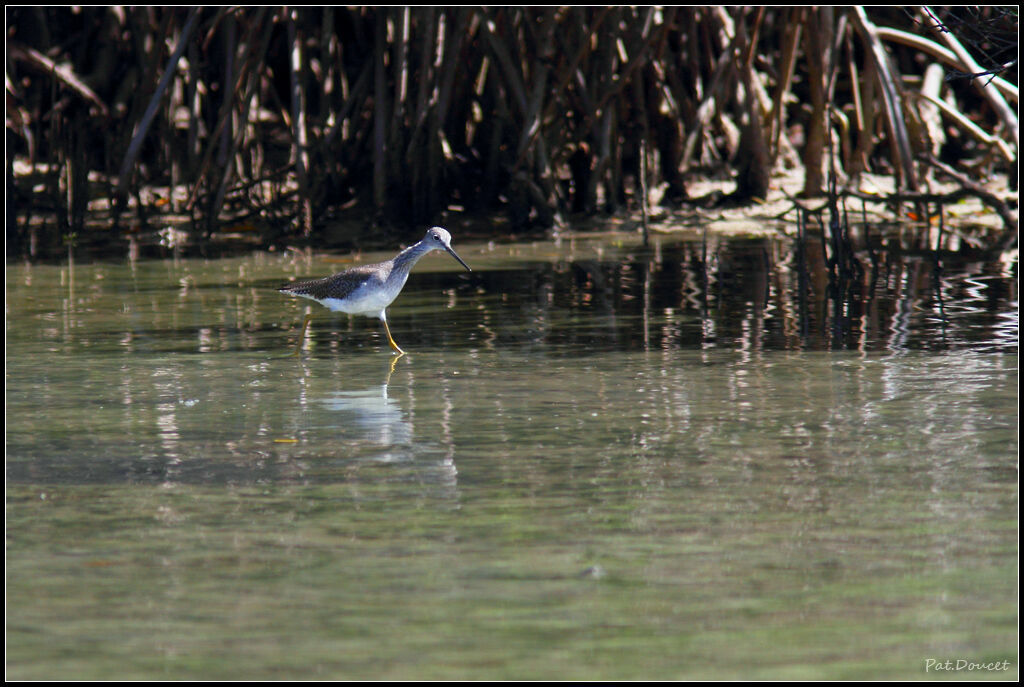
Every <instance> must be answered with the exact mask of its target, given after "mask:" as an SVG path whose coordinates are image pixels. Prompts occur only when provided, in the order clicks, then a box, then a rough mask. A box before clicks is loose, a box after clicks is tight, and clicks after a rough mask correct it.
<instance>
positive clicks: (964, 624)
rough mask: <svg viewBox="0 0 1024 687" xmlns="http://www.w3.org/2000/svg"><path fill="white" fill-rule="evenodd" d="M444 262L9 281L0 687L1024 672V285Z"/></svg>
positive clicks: (533, 248)
mask: <svg viewBox="0 0 1024 687" xmlns="http://www.w3.org/2000/svg"><path fill="white" fill-rule="evenodd" d="M456 248H457V250H458V251H459V253H460V255H462V257H463V258H465V259H466V260H467V262H469V263H470V264H471V265H472V266H473V267H474V272H473V273H472V274H471V275H467V274H465V273H461V274H460V273H459V272H458V270H459V267H458V265H457V264H455V263H454V261H451V260H450V259H449V258H446V257H444V256H441V255H434V256H430V257H428V258H425V259H424V260H423V262H421V264H420V266H418V268H417V271H416V272H414V275H413V278H411V279H410V282H409V285H408V286H407V287H406V291H405V292H404V293H403V294H402V296H401V297H400V298H399V300H398V301H397V302H396V303H395V304H394V306H393V308H392V310H391V311H390V313H389V315H390V317H389V320H390V322H391V328H392V332H393V334H394V336H395V338H396V339H397V340H398V342H399V343H400V344H401V345H402V346H403V348H405V349H406V350H407V351H409V354H408V355H406V356H404V357H402V358H398V359H394V358H393V357H392V356H391V355H390V350H389V349H388V348H387V345H386V342H384V341H383V337H382V333H381V332H380V330H379V328H378V326H377V325H376V323H374V322H373V321H372V320H367V319H359V318H356V319H351V318H349V317H347V316H344V315H335V314H332V313H328V312H327V311H325V310H311V311H312V312H316V313H317V314H318V317H317V319H316V320H314V325H313V330H312V332H311V335H310V337H309V340H308V342H307V344H306V346H305V348H304V350H303V351H302V354H301V355H300V356H298V357H288V355H287V354H288V353H289V352H290V350H291V349H290V346H292V345H293V344H294V342H295V341H296V339H297V328H298V324H299V322H300V321H301V317H302V314H303V313H304V312H306V310H307V308H308V307H309V304H308V303H306V302H301V303H300V302H297V301H295V300H294V299H290V298H288V297H286V296H282V295H281V294H278V293H276V292H275V291H274V290H273V289H272V288H270V287H272V286H273V285H274V284H276V283H278V281H281V280H284V279H287V278H289V277H292V276H307V275H310V274H325V273H329V272H331V271H333V270H336V269H340V268H341V267H344V266H345V264H344V263H340V262H337V261H332V260H329V259H327V257H326V256H315V257H313V258H312V259H310V258H309V256H301V255H293V254H289V255H284V256H282V255H268V254H254V255H251V256H247V257H244V258H233V259H227V260H211V261H202V260H167V261H152V262H132V261H126V262H125V264H88V265H85V264H78V265H74V266H70V267H69V266H68V265H63V266H38V265H36V266H25V265H9V266H8V268H7V321H6V326H7V358H6V363H7V367H6V389H7V390H6V420H7V434H6V441H7V443H6V457H7V513H6V516H7V560H6V563H7V676H8V678H9V679H34V680H50V679H96V680H101V679H119V680H131V679H195V680H199V679H239V680H259V679H380V680H391V679H394V680H399V679H405V680H410V679H436V680H442V679H444V680H448V679H473V680H492V679H535V680H546V679H595V680H598V679H599V680H612V679H786V680H793V679H926V680H927V679H979V678H980V679H984V678H994V679H1013V680H1015V679H1017V674H1018V664H1017V648H1016V647H1017V639H1018V638H1017V623H1018V612H1017V608H1018V598H1017V579H1018V577H1017V575H1018V564H1017V556H1018V547H1017V536H1018V523H1017V509H1018V472H1017V453H1018V435H1017V423H1018V411H1017V404H1018V391H1017V379H1018V368H1017V350H1016V342H1017V334H1016V312H1017V302H1016V291H1015V289H1016V287H1015V279H1014V277H1013V275H1011V274H1008V273H1005V272H1003V271H1001V269H1002V268H1000V267H998V266H995V267H993V266H991V265H989V266H984V265H981V266H978V265H960V266H952V265H951V266H949V267H947V269H946V271H945V272H944V275H945V276H944V279H947V281H945V282H943V283H942V284H941V288H940V289H939V290H937V291H934V292H933V291H930V290H929V288H928V285H929V284H931V283H933V282H932V281H931V280H930V278H929V276H928V275H927V274H918V272H919V271H920V269H921V266H920V265H918V264H910V263H906V264H901V265H899V266H898V268H887V269H890V272H889V273H888V274H886V275H880V276H879V278H878V282H877V285H878V289H877V294H878V295H877V296H876V298H875V300H873V301H870V302H868V303H865V304H862V308H863V313H862V316H861V317H859V319H857V321H856V323H855V325H854V326H852V327H850V328H848V329H846V330H844V331H843V332H842V333H841V334H840V335H839V336H836V335H835V330H834V328H831V327H830V326H829V323H828V321H827V320H828V312H829V311H828V307H827V306H828V304H827V302H825V301H823V300H820V299H819V300H814V299H812V301H811V303H810V304H809V311H810V315H809V316H808V318H807V320H805V322H806V321H809V322H810V323H811V325H812V326H811V331H810V332H809V333H805V334H803V335H801V334H800V327H797V326H796V325H797V324H799V322H798V319H799V318H798V317H797V316H796V315H795V314H794V313H796V311H797V308H795V307H794V306H793V294H794V288H793V286H792V285H793V284H795V279H794V278H793V277H792V275H791V274H790V273H789V271H788V270H789V269H790V268H789V267H787V265H788V263H787V261H786V254H787V253H786V251H787V249H786V247H785V246H779V245H776V244H765V245H758V246H756V247H755V250H750V246H749V245H745V244H729V245H723V246H722V247H721V250H720V251H719V252H718V253H717V256H718V257H717V260H718V261H719V262H718V263H717V268H716V270H715V271H714V272H713V273H712V275H711V276H712V277H714V278H713V279H711V280H709V281H708V284H709V285H708V287H707V288H706V289H703V288H698V287H695V286H694V285H695V284H700V283H701V281H700V279H697V278H696V277H695V276H694V275H695V274H696V273H695V272H694V271H693V269H692V264H691V260H690V259H691V258H692V257H693V256H694V255H696V254H697V251H698V250H702V249H700V248H699V247H694V246H693V245H692V244H688V245H685V246H674V245H666V246H664V247H661V248H660V249H659V250H658V251H657V252H654V253H642V254H641V253H635V252H634V250H633V248H632V247H630V246H628V245H626V246H622V245H616V244H612V245H608V244H598V243H587V244H554V243H552V244H547V243H538V244H532V245H529V246H515V247H500V246H498V247H495V246H484V245H481V246H473V245H466V244H464V243H463V244H459V243H458V242H456ZM765 255H767V256H768V257H769V258H770V259H769V260H763V259H762V256H765ZM751 256H753V257H751ZM726 264H729V265H733V266H736V265H739V266H740V268H737V269H735V270H733V269H732V268H730V269H724V268H723V267H722V266H723V265H726ZM756 265H766V267H764V269H763V271H761V272H758V271H757V270H756V269H754V267H753V266H756ZM727 274H733V275H735V276H734V279H726V276H727ZM314 307H315V306H314ZM929 660H930V661H931V663H929ZM946 661H949V662H950V663H949V665H950V666H951V667H952V668H954V669H953V670H946V671H941V670H937V669H936V667H937V666H940V667H941V666H942V665H944V664H945V662H946ZM957 661H964V662H970V663H973V664H986V665H984V666H982V667H979V666H977V665H976V666H973V667H972V668H973V669H968V668H967V667H965V668H963V669H961V670H955V668H956V666H957V663H956V662H957ZM1004 662H1005V663H1004ZM965 665H966V664H965Z"/></svg>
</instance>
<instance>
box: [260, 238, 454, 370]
mask: <svg viewBox="0 0 1024 687" xmlns="http://www.w3.org/2000/svg"><path fill="white" fill-rule="evenodd" d="M432 250H443V251H447V252H448V253H450V254H451V256H452V257H453V258H455V259H456V260H458V261H459V264H461V265H462V266H463V267H465V268H466V269H467V270H469V271H470V272H472V271H473V270H471V269H470V268H469V265H467V264H466V263H465V262H463V260H462V258H460V257H459V256H458V255H457V254H456V253H455V251H454V250H452V237H451V234H449V233H448V232H447V231H446V230H444V229H442V228H441V227H431V228H430V229H427V235H426V236H424V237H423V238H422V239H421V240H420V242H419V243H416V244H414V245H412V246H409V247H408V248H406V249H405V250H403V251H402V252H401V253H399V254H398V255H396V256H395V257H393V258H391V259H390V260H385V261H384V262H378V263H375V264H372V265H357V266H356V267H351V268H349V269H347V270H345V271H344V272H338V273H337V274H335V275H332V276H330V277H324V278H322V279H312V280H309V281H301V282H296V283H294V284H287V285H285V286H282V287H281V288H279V289H278V291H280V292H282V293H291V294H294V295H296V296H303V297H304V298H309V299H311V300H314V301H316V302H317V303H320V304H321V305H324V306H326V307H328V308H330V309H331V310H334V311H338V312H346V313H349V314H351V315H366V316H369V317H379V318H380V321H381V322H383V323H384V331H385V332H386V333H387V335H388V343H389V344H391V348H392V349H394V351H395V353H398V354H399V355H403V354H404V353H405V351H403V350H402V349H401V348H399V347H398V344H396V343H395V340H394V339H393V338H392V337H391V329H390V328H389V327H388V318H387V315H386V312H385V311H386V310H387V307H388V306H389V305H391V302H392V301H394V300H395V299H396V298H397V297H398V294H399V293H401V292H402V287H403V286H405V280H406V279H408V278H409V271H410V270H411V269H412V266H413V265H415V264H416V261H417V260H419V259H420V258H422V257H423V256H424V255H426V254H427V253H429V252H430V251H432ZM310 317H312V316H311V315H307V316H306V318H305V321H303V323H302V336H301V337H300V338H299V344H298V347H297V348H296V349H295V350H296V352H298V350H299V348H301V346H302V342H303V341H304V340H305V337H306V327H308V326H309V320H310Z"/></svg>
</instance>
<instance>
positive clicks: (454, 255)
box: [444, 246, 473, 272]
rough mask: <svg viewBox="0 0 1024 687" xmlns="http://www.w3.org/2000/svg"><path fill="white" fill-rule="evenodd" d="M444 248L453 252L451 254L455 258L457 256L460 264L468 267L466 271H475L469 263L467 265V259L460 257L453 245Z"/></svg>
mask: <svg viewBox="0 0 1024 687" xmlns="http://www.w3.org/2000/svg"><path fill="white" fill-rule="evenodd" d="M444 249H445V250H446V251H448V253H450V254H451V256H452V257H453V258H455V259H456V260H458V261H459V264H460V265H462V266H463V267H465V268H466V271H468V272H472V271H473V270H472V269H470V267H469V265H467V264H466V261H465V260H463V259H462V258H460V257H459V254H458V253H456V252H455V251H454V250H453V249H452V247H451V246H445V247H444Z"/></svg>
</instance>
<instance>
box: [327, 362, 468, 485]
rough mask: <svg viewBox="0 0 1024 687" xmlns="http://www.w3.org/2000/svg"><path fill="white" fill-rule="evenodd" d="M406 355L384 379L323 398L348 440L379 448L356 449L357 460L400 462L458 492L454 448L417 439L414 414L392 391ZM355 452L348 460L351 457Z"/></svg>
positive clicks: (427, 480) (420, 479)
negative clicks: (399, 366) (365, 386)
mask: <svg viewBox="0 0 1024 687" xmlns="http://www.w3.org/2000/svg"><path fill="white" fill-rule="evenodd" d="M401 357H402V356H401V355H399V356H396V357H394V358H392V359H391V360H390V363H389V365H388V369H387V373H386V374H385V377H384V382H383V383H382V384H380V385H375V386H371V387H368V388H365V389H357V390H345V391H331V392H328V393H326V394H325V395H324V396H323V397H322V398H321V399H320V403H321V405H322V407H323V408H325V409H326V410H327V411H330V412H331V413H333V414H335V415H333V418H334V419H335V420H336V422H335V421H331V422H330V424H331V425H337V426H338V427H339V428H344V433H345V435H346V439H350V440H351V439H355V440H356V441H357V442H358V443H360V444H362V445H363V448H366V447H368V446H375V447H378V448H377V449H373V450H369V451H364V450H360V451H357V453H358V454H359V455H358V457H355V458H354V461H355V462H363V463H392V464H397V463H401V464H404V465H406V467H408V468H410V469H412V470H413V472H414V473H415V475H416V481H417V482H420V483H422V484H432V485H435V486H440V487H442V490H443V491H444V492H445V494H444V495H445V496H448V497H452V496H455V493H454V491H452V490H454V489H455V488H456V487H457V477H458V471H457V470H456V467H455V460H454V456H453V455H452V450H451V447H447V448H445V447H444V446H440V445H432V444H429V443H424V442H423V441H422V440H421V441H417V440H416V439H415V435H414V431H413V430H414V427H413V421H412V419H411V415H410V413H409V412H407V410H405V409H404V408H403V406H402V404H401V403H399V401H397V400H395V399H393V398H391V397H390V396H389V395H388V386H389V384H390V382H391V377H392V375H393V374H394V371H395V364H396V363H397V361H398V360H399V359H400V358H401ZM351 459H352V457H349V458H347V459H346V460H351Z"/></svg>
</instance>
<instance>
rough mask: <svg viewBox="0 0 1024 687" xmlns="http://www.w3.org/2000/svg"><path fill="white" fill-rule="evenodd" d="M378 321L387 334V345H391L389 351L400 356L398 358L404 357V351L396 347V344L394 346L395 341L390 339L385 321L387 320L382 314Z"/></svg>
mask: <svg viewBox="0 0 1024 687" xmlns="http://www.w3.org/2000/svg"><path fill="white" fill-rule="evenodd" d="M380 321H381V322H383V323H384V331H385V332H386V333H387V335H388V343H389V344H391V349H392V350H393V351H394V352H395V353H397V354H398V355H400V356H402V355H405V351H403V350H402V349H401V348H399V347H398V344H396V343H395V340H394V339H393V338H391V328H390V327H388V321H387V318H386V317H384V314H383V313H381V316H380Z"/></svg>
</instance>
